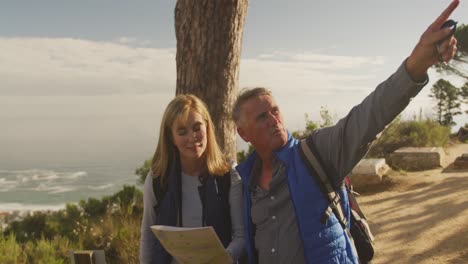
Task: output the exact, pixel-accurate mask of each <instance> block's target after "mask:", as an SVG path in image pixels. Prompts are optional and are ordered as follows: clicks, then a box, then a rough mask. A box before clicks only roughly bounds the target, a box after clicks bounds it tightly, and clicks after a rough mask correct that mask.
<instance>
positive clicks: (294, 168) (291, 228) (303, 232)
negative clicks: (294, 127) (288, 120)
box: [233, 0, 459, 264]
mask: <svg viewBox="0 0 468 264" xmlns="http://www.w3.org/2000/svg"><path fill="white" fill-rule="evenodd" d="M458 4H459V0H454V1H453V2H452V3H451V4H450V5H449V6H448V7H447V9H446V10H445V11H444V12H443V13H442V14H441V15H440V16H439V17H438V18H437V19H436V20H435V21H434V23H432V25H430V26H429V28H428V29H427V30H426V31H425V32H424V34H423V35H422V36H421V38H420V40H419V42H418V43H417V45H416V46H415V48H414V50H413V52H412V53H411V55H410V56H409V57H408V58H407V59H406V60H405V61H404V62H403V63H402V65H401V66H400V67H399V68H398V70H397V71H396V72H395V73H394V74H393V75H392V76H390V77H389V78H388V79H387V80H386V81H384V82H383V83H381V84H380V85H379V86H378V87H377V88H376V89H375V91H374V92H372V93H371V94H370V95H369V96H367V97H366V98H365V99H364V101H363V102H362V103H360V104H359V105H357V106H355V107H354V108H353V109H352V110H351V111H350V112H349V114H348V115H347V116H346V117H345V118H343V119H341V120H340V121H339V122H338V123H337V124H336V125H335V126H332V127H327V128H323V129H319V130H316V131H315V132H314V133H312V134H311V135H310V136H309V137H308V138H307V143H308V145H309V146H310V147H311V148H312V150H313V152H315V153H316V155H317V156H318V157H319V159H320V160H321V163H322V165H323V166H324V169H325V171H326V173H327V174H328V175H329V176H330V177H331V178H332V181H333V184H334V186H335V188H336V189H337V191H338V193H339V194H340V196H341V201H342V205H343V207H344V212H345V214H347V215H348V217H349V207H348V202H347V199H348V198H347V195H346V192H345V191H343V189H342V188H341V186H342V184H341V183H342V181H343V179H344V177H345V176H346V175H347V174H348V172H349V171H350V170H351V169H352V168H353V167H354V166H355V165H356V163H357V162H358V161H359V160H360V159H361V158H362V157H363V156H364V155H365V153H366V152H367V150H368V147H369V145H370V143H371V142H372V141H373V140H374V139H375V137H376V135H377V134H378V133H379V132H381V131H382V130H383V129H384V128H385V126H386V125H387V124H388V123H390V122H391V121H392V120H393V119H394V118H395V117H396V116H397V115H398V114H399V113H400V112H401V111H402V110H403V109H404V108H405V107H406V106H407V104H408V103H409V101H410V100H411V98H412V97H414V96H415V95H416V94H418V92H419V91H420V90H421V89H422V88H423V87H424V86H425V85H426V84H427V81H428V76H427V70H428V69H429V68H430V67H431V66H432V65H434V64H435V63H437V62H438V61H445V62H448V61H449V60H451V59H452V58H453V56H454V54H455V53H456V50H457V48H456V43H457V41H456V39H455V38H454V37H452V36H451V35H450V34H451V30H450V29H447V28H444V29H441V27H442V25H443V24H444V22H445V21H446V20H447V19H448V18H449V16H450V14H451V13H452V11H453V10H454V9H455V8H456V7H457V6H458ZM233 119H234V121H235V122H236V125H237V131H238V133H239V135H240V136H241V137H242V139H244V140H245V141H246V142H250V143H251V144H252V145H253V147H254V149H255V151H254V153H252V154H251V155H250V156H249V157H248V158H247V160H246V161H245V162H244V163H242V164H240V165H239V166H238V167H237V170H238V171H239V173H240V175H241V177H242V181H243V187H244V210H245V211H244V224H245V229H246V238H247V246H248V249H247V250H248V255H249V263H256V262H260V263H280V264H283V263H358V257H357V254H356V253H355V252H354V250H353V246H352V243H353V242H352V240H350V238H349V237H348V235H347V234H346V232H345V231H344V230H343V228H342V226H341V225H340V223H339V221H338V220H337V218H336V217H335V216H333V215H332V216H331V217H330V219H329V220H328V221H326V222H325V223H322V222H321V221H320V218H321V217H322V215H323V212H324V211H325V210H326V208H327V207H328V201H327V200H326V198H325V196H324V195H323V193H322V192H321V190H320V187H319V186H318V184H317V182H315V181H314V178H313V177H312V176H311V175H310V173H309V171H308V170H307V168H306V166H305V164H304V162H303V161H302V159H301V157H300V155H299V151H298V141H297V140H296V139H294V138H292V136H291V134H290V133H288V131H287V130H286V128H285V127H284V120H283V116H282V114H281V111H280V108H279V106H278V104H277V103H276V102H275V99H274V98H273V96H272V95H271V93H270V92H269V91H268V90H266V89H264V88H255V89H252V90H247V91H244V92H243V93H241V94H240V95H239V97H238V99H237V101H236V103H235V105H234V109H233Z"/></svg>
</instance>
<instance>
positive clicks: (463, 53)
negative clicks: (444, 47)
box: [455, 24, 468, 60]
mask: <svg viewBox="0 0 468 264" xmlns="http://www.w3.org/2000/svg"><path fill="white" fill-rule="evenodd" d="M455 38H456V39H457V47H458V52H457V55H456V57H455V59H456V60H461V59H463V58H464V57H467V56H468V25H465V24H461V25H459V26H458V27H457V31H456V32H455Z"/></svg>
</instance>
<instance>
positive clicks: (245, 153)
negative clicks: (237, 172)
mask: <svg viewBox="0 0 468 264" xmlns="http://www.w3.org/2000/svg"><path fill="white" fill-rule="evenodd" d="M253 151H254V148H253V146H252V145H251V144H249V149H248V150H247V151H245V150H241V151H238V152H237V163H242V162H244V161H245V160H246V159H247V157H248V156H249V155H250V153H252V152H253Z"/></svg>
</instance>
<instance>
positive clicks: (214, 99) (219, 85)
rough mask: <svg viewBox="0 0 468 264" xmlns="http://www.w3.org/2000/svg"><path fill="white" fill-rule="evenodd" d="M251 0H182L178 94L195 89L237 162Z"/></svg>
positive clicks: (178, 17)
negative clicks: (236, 106)
mask: <svg viewBox="0 0 468 264" xmlns="http://www.w3.org/2000/svg"><path fill="white" fill-rule="evenodd" d="M248 2H249V1H248V0H196V1H194V0H178V1H177V4H176V8H175V31H176V38H177V55H176V65H177V84H176V87H177V88H176V94H183V93H192V94H195V95H196V96H198V97H200V98H201V99H202V100H203V101H204V102H205V103H206V104H207V106H208V110H209V111H210V114H211V118H212V119H213V123H214V125H215V128H216V138H217V140H218V143H219V144H220V146H221V148H222V150H223V153H226V155H227V156H228V157H229V158H231V159H233V160H235V158H236V132H235V125H234V123H233V122H232V120H231V114H230V113H231V109H232V105H233V103H234V100H235V98H236V96H237V86H238V80H239V62H240V54H241V44H242V32H243V28H244V21H245V16H246V14H247V7H248Z"/></svg>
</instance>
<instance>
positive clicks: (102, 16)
mask: <svg viewBox="0 0 468 264" xmlns="http://www.w3.org/2000/svg"><path fill="white" fill-rule="evenodd" d="M0 1H1V8H0V25H2V26H0V50H1V52H0V124H1V129H0V160H3V162H1V161H0V168H7V167H21V166H23V167H28V166H29V167H30V166H37V164H42V163H48V164H60V162H64V161H66V160H69V159H79V158H80V157H82V156H87V157H89V158H90V159H106V158H110V157H111V156H112V157H114V158H115V159H116V160H117V161H118V160H119V159H125V157H128V156H133V157H137V159H143V158H148V157H150V156H151V155H152V153H153V152H154V149H155V145H156V138H157V133H158V129H159V125H160V120H161V116H162V112H163V111H164V108H165V107H166V105H167V103H168V102H169V101H170V100H171V98H172V97H173V96H174V94H175V83H176V79H175V78H176V68H175V67H176V66H175V54H176V39H175V32H174V7H175V1H169V0H166V1H161V0H158V1H154V0H153V1H144V0H142V1H121V0H112V1H110V0H101V1H89V0H82V1H58V0H56V1H51V0H42V1H23V0H16V1H7V0H0ZM449 3H450V1H447V0H443V1H434V0H411V1H403V0H394V1H371V0H355V1H320V2H318V1H305V0H298V1H278V0H251V1H250V5H249V8H248V13H247V18H246V23H245V27H244V35H243V45H242V58H241V63H240V80H239V88H243V87H256V86H264V87H267V88H269V89H271V90H272V92H273V94H274V96H275V97H276V100H277V101H278V103H279V105H280V107H281V110H282V112H283V114H284V117H285V121H286V125H287V127H288V128H289V129H290V130H298V129H302V128H304V124H305V121H304V120H305V117H304V115H305V114H308V115H309V117H310V118H311V119H312V120H318V119H319V111H320V107H321V106H324V107H326V108H327V109H329V110H330V112H331V114H332V116H333V117H334V118H335V121H336V119H338V118H339V117H342V116H344V115H345V114H346V113H347V112H348V111H349V110H350V109H351V107H352V106H354V105H355V104H358V103H359V102H360V101H362V99H364V97H365V96H366V95H367V94H369V93H370V92H371V91H372V90H373V89H374V88H375V87H376V86H377V85H378V84H379V83H380V82H382V81H383V80H385V79H386V78H387V77H388V76H390V75H391V74H392V73H393V72H394V71H395V70H396V69H397V68H398V66H399V65H400V64H401V63H402V62H403V61H404V59H405V58H406V57H407V56H408V55H409V54H410V53H411V51H412V49H413V47H414V46H415V44H416V43H417V41H418V39H419V37H420V35H421V34H422V33H423V31H424V30H425V29H426V28H427V27H428V26H429V24H430V23H432V21H433V20H434V19H435V18H436V17H437V16H438V15H439V14H440V13H441V12H442V10H443V9H445V7H446V6H447V5H448V4H449ZM452 18H453V19H455V20H457V21H459V23H464V24H468V21H467V20H466V19H467V18H468V3H467V2H466V1H462V2H461V4H460V6H459V7H458V9H457V10H455V12H454V14H453V15H452ZM429 75H430V83H429V84H428V85H427V86H426V88H425V89H424V90H423V91H422V92H421V93H420V94H419V95H418V96H417V97H416V98H414V100H412V102H411V104H410V105H409V106H408V108H407V109H406V110H405V112H404V113H403V116H404V117H408V118H411V117H412V116H413V115H414V114H417V115H418V114H419V113H420V112H422V113H423V115H425V116H428V115H432V114H433V106H434V104H435V103H434V102H433V101H431V99H430V98H429V97H428V94H429V91H430V88H431V87H432V84H433V83H434V82H435V81H437V80H438V79H439V78H440V77H441V76H440V75H438V74H437V73H435V72H433V71H430V72H429ZM442 77H444V78H446V79H449V80H450V81H451V82H452V83H454V84H455V85H458V86H459V85H461V84H462V82H461V80H459V79H457V78H454V77H448V76H442ZM457 121H458V122H459V123H460V124H464V123H467V122H468V120H467V117H466V114H465V115H464V116H461V117H459V118H458V119H457ZM243 146H245V145H243V144H240V148H242V147H243Z"/></svg>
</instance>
